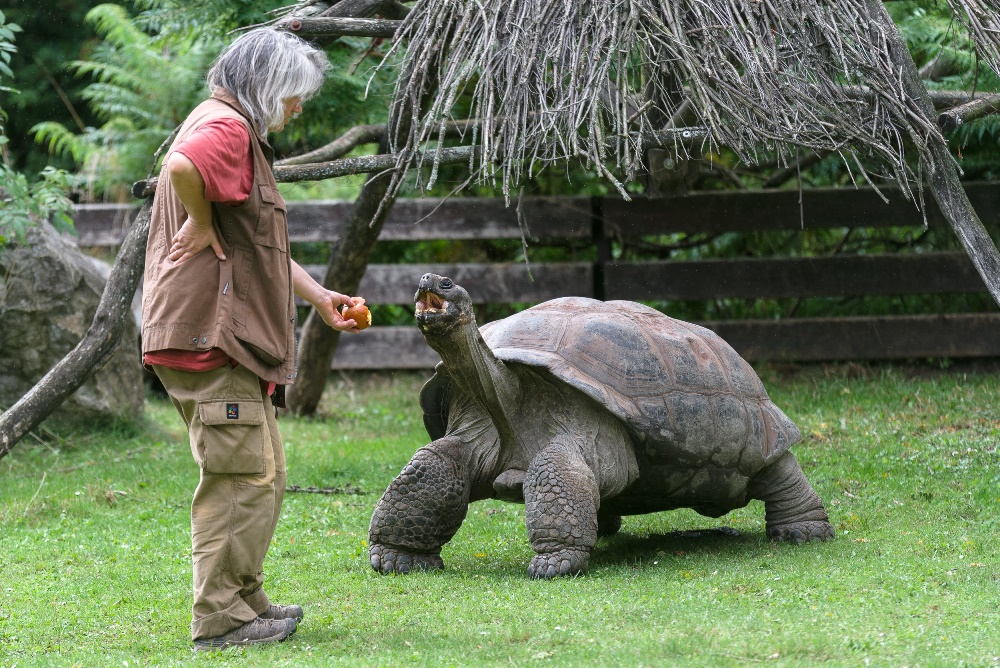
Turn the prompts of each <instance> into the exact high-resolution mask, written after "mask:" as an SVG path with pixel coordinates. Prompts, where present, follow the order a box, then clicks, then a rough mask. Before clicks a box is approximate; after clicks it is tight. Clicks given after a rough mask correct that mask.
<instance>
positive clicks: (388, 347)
mask: <svg viewBox="0 0 1000 668" xmlns="http://www.w3.org/2000/svg"><path fill="white" fill-rule="evenodd" d="M967 192H968V194H969V197H970V199H971V200H972V203H973V205H974V206H975V208H976V211H977V212H978V213H979V215H980V217H981V218H982V220H983V222H984V224H986V226H987V227H988V228H990V229H991V230H995V229H997V227H998V226H1000V184H994V183H981V184H969V185H968V186H967ZM883 193H886V194H888V195H889V196H890V203H889V204H885V203H883V201H882V200H881V199H880V198H879V197H878V196H877V195H876V194H875V193H874V192H873V191H871V190H867V189H858V190H854V189H812V190H806V191H804V192H803V194H802V197H801V202H800V197H799V193H798V192H797V191H787V190H780V191H752V192H749V191H738V192H724V193H700V194H692V195H686V196H678V197H671V198H663V199H656V200H636V201H633V202H625V201H623V200H621V199H617V198H614V197H607V198H586V197H558V198H532V199H527V200H525V201H524V203H523V207H522V210H523V212H524V217H525V220H526V222H527V226H528V232H529V239H530V242H531V243H532V244H536V245H543V244H544V245H558V244H566V243H572V244H574V246H577V247H579V246H581V245H589V246H593V247H595V249H596V252H595V253H591V254H592V255H594V256H595V257H596V261H594V262H590V261H588V262H560V263H546V264H539V263H532V265H531V268H530V271H531V275H530V276H529V273H528V269H527V268H526V267H525V265H524V264H523V263H502V264H421V265H415V264H409V265H407V264H397V265H379V264H373V265H370V266H369V268H368V271H367V273H366V275H365V277H364V279H363V281H362V283H361V286H360V288H359V290H358V294H361V295H363V296H364V297H365V298H366V299H367V300H368V302H369V303H370V304H373V305H379V304H412V300H413V293H414V292H415V290H416V285H417V281H418V279H419V277H420V276H421V275H422V274H424V273H426V272H433V273H437V274H442V275H446V276H450V277H452V278H453V279H455V281H456V282H457V283H459V284H461V285H463V286H464V287H466V289H468V291H469V293H470V295H472V296H473V299H474V300H475V301H476V302H477V303H480V304H507V303H515V302H517V303H523V302H541V301H544V300H546V299H552V298H555V297H562V296H568V295H575V296H584V297H594V298H597V299H632V300H703V299H726V298H781V297H845V296H869V295H918V294H960V293H970V292H985V291H986V290H985V287H984V285H983V283H982V281H981V280H980V278H979V276H978V274H977V273H976V271H975V269H974V268H973V266H972V263H971V262H970V261H969V260H968V258H967V257H966V256H965V254H964V253H962V252H931V253H909V254H886V255H836V256H829V257H809V258H801V257H766V258H749V259H716V260H701V261H663V262H616V261H614V260H613V259H612V248H613V245H614V244H615V243H619V242H621V241H625V242H628V241H633V240H637V239H639V238H641V237H648V236H649V235H656V234H667V233H676V232H688V233H694V232H708V233H715V232H753V231H761V230H800V229H802V228H803V227H804V228H805V229H810V228H811V229H816V228H852V227H914V226H922V225H923V218H922V217H921V215H920V213H919V212H918V211H917V210H916V209H915V207H914V206H913V204H912V203H910V202H906V201H904V200H903V199H902V197H901V196H899V194H898V192H894V191H892V190H883ZM350 206H351V203H350V202H333V201H330V202H291V203H289V232H290V236H291V239H292V241H293V242H305V241H312V242H315V241H330V240H333V239H336V238H337V236H338V234H339V230H340V228H341V226H342V225H343V223H344V220H345V218H346V215H347V213H348V211H349V209H350ZM129 211H130V210H129V208H128V207H122V206H117V205H83V206H80V207H78V210H77V214H76V220H75V222H76V229H77V231H78V232H79V235H80V245H81V246H114V245H117V244H118V243H120V242H121V240H122V239H123V237H124V233H125V228H126V226H127V224H128V220H129V219H130V216H129ZM927 217H928V222H929V224H930V225H946V222H945V221H944V219H943V217H942V216H941V214H940V212H939V211H938V210H937V208H936V207H935V206H934V205H933V204H932V203H931V204H929V205H928V212H927ZM519 238H521V229H520V227H519V225H518V221H517V216H516V213H515V211H514V210H513V209H507V208H505V207H504V205H503V202H502V201H499V200H494V199H478V198H453V199H450V200H447V201H444V202H442V201H440V200H433V199H423V200H399V201H398V202H397V203H396V205H395V207H394V208H393V210H392V213H391V215H390V217H389V219H388V220H387V222H386V224H385V226H384V228H383V231H382V234H381V236H380V240H386V241H400V240H402V241H427V240H437V239H451V240H458V239H465V240H483V239H519ZM529 257H530V253H529ZM306 269H307V270H308V271H309V272H310V273H312V274H313V275H314V276H316V277H317V278H318V277H320V276H321V275H322V273H323V271H324V269H325V267H320V266H308V267H306ZM532 279H533V280H532ZM701 324H704V325H705V326H707V327H709V328H711V329H713V330H715V331H716V332H718V333H719V334H720V335H721V336H722V337H723V338H724V339H726V340H727V341H729V343H730V344H731V345H732V346H733V347H734V348H735V349H736V350H737V351H739V352H740V354H742V355H743V356H744V357H746V358H747V359H749V360H765V359H769V360H782V361H823V360H874V359H901V358H927V357H932V358H940V357H948V358H961V357H998V356H1000V334H998V332H1000V312H997V311H996V310H994V311H993V312H989V313H958V314H940V315H910V316H884V317H839V318H788V319H783V320H741V321H708V322H704V323H701ZM436 361H437V356H436V354H435V353H434V352H433V351H432V350H431V349H430V348H429V347H428V346H427V345H426V344H425V343H424V341H423V338H422V337H421V335H420V333H419V332H418V331H417V329H416V328H415V327H373V328H371V329H369V330H367V331H366V332H364V333H363V334H362V335H359V336H344V337H341V340H340V345H339V347H338V351H337V356H336V359H335V360H334V368H340V369H378V368H392V369H417V368H427V367H430V366H433V364H434V363H435V362H436Z"/></svg>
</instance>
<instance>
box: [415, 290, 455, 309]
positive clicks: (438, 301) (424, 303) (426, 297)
mask: <svg viewBox="0 0 1000 668" xmlns="http://www.w3.org/2000/svg"><path fill="white" fill-rule="evenodd" d="M416 306H417V308H416V311H417V313H418V314H419V313H427V312H431V313H435V312H440V311H443V310H445V309H446V308H447V307H448V302H447V301H445V300H444V299H442V298H441V297H440V296H438V295H436V294H434V293H433V292H426V291H422V292H418V293H417V299H416Z"/></svg>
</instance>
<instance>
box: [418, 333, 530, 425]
mask: <svg viewBox="0 0 1000 668" xmlns="http://www.w3.org/2000/svg"><path fill="white" fill-rule="evenodd" d="M445 338H446V340H445V341H438V342H437V343H438V344H439V345H435V346H433V347H434V349H435V350H437V352H438V354H439V355H441V360H442V361H443V362H444V366H445V368H446V369H447V371H448V375H449V376H451V378H452V380H453V381H454V382H455V383H456V384H457V385H458V386H459V387H460V388H461V389H462V391H464V392H465V393H466V394H468V395H469V396H471V397H473V398H475V399H476V401H477V402H478V403H479V404H480V405H481V406H482V407H483V409H484V410H485V411H486V412H487V413H489V415H490V417H491V418H492V419H493V423H494V424H495V425H496V428H497V431H498V432H499V433H500V438H501V439H502V440H505V441H506V440H508V439H512V438H514V430H513V428H512V426H511V417H512V416H514V415H516V414H517V410H518V406H519V405H520V403H521V383H520V380H519V378H518V376H517V374H516V373H514V371H512V370H511V369H510V368H509V367H508V366H507V365H506V364H505V363H504V362H503V361H502V360H500V359H499V358H497V356H496V355H494V354H493V351H492V350H490V347H489V346H488V345H486V341H484V340H483V337H482V335H481V334H480V333H479V328H478V327H476V323H475V322H471V323H468V324H466V325H465V326H463V327H456V328H454V329H453V330H451V331H450V332H449V333H448V334H447V335H446V337H445ZM440 344H443V345H440ZM515 440H516V439H515Z"/></svg>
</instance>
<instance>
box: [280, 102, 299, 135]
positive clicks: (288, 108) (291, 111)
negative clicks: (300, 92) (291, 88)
mask: <svg viewBox="0 0 1000 668" xmlns="http://www.w3.org/2000/svg"><path fill="white" fill-rule="evenodd" d="M281 104H283V105H284V107H285V118H284V119H283V120H282V121H281V127H279V128H278V129H277V130H275V132H281V131H282V130H284V129H285V125H287V124H288V121H290V120H292V119H293V118H295V117H296V116H298V115H299V114H301V113H302V98H301V97H286V98H285V99H284V100H282V101H281Z"/></svg>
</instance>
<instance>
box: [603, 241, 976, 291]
mask: <svg viewBox="0 0 1000 668" xmlns="http://www.w3.org/2000/svg"><path fill="white" fill-rule="evenodd" d="M604 277H605V290H607V295H606V296H607V299H631V300H634V301H642V300H658V299H676V300H697V299H726V298H737V299H768V298H771V299H777V298H782V297H853V296H861V295H917V294H942V293H945V294H950V293H970V292H986V286H985V285H983V280H982V278H980V276H979V274H978V273H977V272H976V268H975V266H973V264H972V262H971V261H970V260H969V258H968V256H967V255H966V254H965V253H961V252H950V253H908V254H896V255H838V256H833V257H796V258H789V257H781V258H749V259H748V258H731V259H718V260H700V261H692V262H673V261H670V262H615V263H611V264H608V265H605V267H604Z"/></svg>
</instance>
